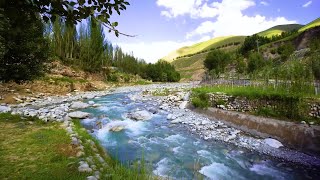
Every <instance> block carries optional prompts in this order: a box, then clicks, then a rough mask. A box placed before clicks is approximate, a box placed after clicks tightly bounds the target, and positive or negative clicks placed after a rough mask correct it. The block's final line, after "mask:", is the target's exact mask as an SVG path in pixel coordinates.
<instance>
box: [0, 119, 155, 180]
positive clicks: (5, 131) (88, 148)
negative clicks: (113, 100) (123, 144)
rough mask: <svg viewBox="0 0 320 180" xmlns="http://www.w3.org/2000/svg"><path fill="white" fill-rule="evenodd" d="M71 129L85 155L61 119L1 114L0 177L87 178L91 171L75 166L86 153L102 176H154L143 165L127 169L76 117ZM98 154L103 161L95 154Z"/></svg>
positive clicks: (103, 177)
mask: <svg viewBox="0 0 320 180" xmlns="http://www.w3.org/2000/svg"><path fill="white" fill-rule="evenodd" d="M74 130H75V131H76V132H77V133H78V134H79V137H80V139H81V141H82V142H85V143H84V144H83V146H84V151H85V155H83V156H81V157H79V158H77V157H76V154H77V149H76V148H75V147H74V146H72V145H71V144H70V143H71V140H70V137H69V135H67V133H66V131H65V129H64V128H63V127H61V123H43V122H42V121H40V120H38V119H37V118H31V117H27V118H24V117H20V116H16V115H10V114H0V179H86V177H88V176H91V175H92V174H94V173H80V172H79V171H78V166H79V162H80V160H84V159H87V158H88V157H93V158H92V160H93V163H94V165H95V166H96V167H97V170H99V171H100V177H101V178H102V179H108V178H110V179H137V180H138V179H139V180H140V179H142V180H143V179H152V178H153V179H154V177H153V176H152V175H151V174H150V173H148V171H147V170H146V168H145V166H144V165H140V166H139V165H137V164H136V165H134V166H132V168H130V169H129V168H128V167H126V166H123V165H122V164H121V163H119V162H118V161H116V160H114V159H112V158H111V157H110V156H108V155H107V153H106V152H105V150H104V148H102V147H101V146H100V145H99V143H98V141H97V140H95V139H94V138H93V137H92V136H91V135H89V134H88V133H87V131H86V130H85V129H84V128H82V127H81V125H80V122H79V121H78V120H75V121H74ZM86 142H94V145H92V144H89V143H86ZM93 146H94V147H95V149H92V147H93ZM97 154H99V155H100V156H101V157H102V158H103V161H104V162H105V163H102V162H101V161H99V159H98V158H96V157H97ZM142 164H144V163H142Z"/></svg>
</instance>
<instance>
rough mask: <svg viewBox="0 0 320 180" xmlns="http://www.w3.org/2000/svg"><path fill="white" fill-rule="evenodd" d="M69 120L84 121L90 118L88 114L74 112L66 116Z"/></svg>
mask: <svg viewBox="0 0 320 180" xmlns="http://www.w3.org/2000/svg"><path fill="white" fill-rule="evenodd" d="M68 116H69V117H71V118H78V119H85V118H87V117H89V116H90V114H89V113H86V112H81V111H75V112H71V113H69V114H68Z"/></svg>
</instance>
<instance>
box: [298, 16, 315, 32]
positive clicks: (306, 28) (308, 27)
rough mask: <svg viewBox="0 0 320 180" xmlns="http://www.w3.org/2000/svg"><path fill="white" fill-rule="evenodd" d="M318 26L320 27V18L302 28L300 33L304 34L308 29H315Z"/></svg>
mask: <svg viewBox="0 0 320 180" xmlns="http://www.w3.org/2000/svg"><path fill="white" fill-rule="evenodd" d="M316 26H320V18H318V19H316V20H314V21H312V22H310V23H309V24H307V25H305V26H303V27H302V28H300V29H299V30H298V31H299V32H303V31H306V30H308V29H311V28H314V27H316Z"/></svg>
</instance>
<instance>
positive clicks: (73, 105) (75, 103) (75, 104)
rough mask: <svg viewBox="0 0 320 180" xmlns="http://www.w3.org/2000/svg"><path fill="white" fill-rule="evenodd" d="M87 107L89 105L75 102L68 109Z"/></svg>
mask: <svg viewBox="0 0 320 180" xmlns="http://www.w3.org/2000/svg"><path fill="white" fill-rule="evenodd" d="M88 107H89V104H87V103H84V102H81V101H76V102H73V103H72V104H71V107H70V108H72V109H85V108H88Z"/></svg>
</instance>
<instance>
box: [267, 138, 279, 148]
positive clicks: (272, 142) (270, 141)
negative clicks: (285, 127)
mask: <svg viewBox="0 0 320 180" xmlns="http://www.w3.org/2000/svg"><path fill="white" fill-rule="evenodd" d="M263 142H264V143H265V144H267V145H268V146H271V147H273V148H279V147H281V146H283V145H282V143H281V142H279V141H278V140H276V139H272V138H267V139H264V140H263Z"/></svg>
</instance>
